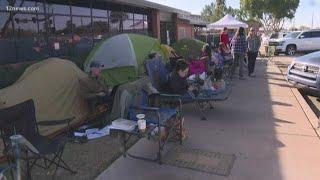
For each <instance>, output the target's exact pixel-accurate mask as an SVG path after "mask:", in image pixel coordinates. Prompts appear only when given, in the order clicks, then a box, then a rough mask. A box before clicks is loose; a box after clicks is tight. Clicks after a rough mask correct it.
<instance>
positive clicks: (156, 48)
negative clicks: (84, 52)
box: [84, 34, 165, 85]
mask: <svg viewBox="0 0 320 180" xmlns="http://www.w3.org/2000/svg"><path fill="white" fill-rule="evenodd" d="M151 52H159V53H160V54H161V55H162V56H163V57H165V54H164V53H163V51H162V49H161V45H160V42H159V41H158V40H157V39H154V38H151V37H149V36H144V35H138V34H120V35H116V36H113V37H111V38H109V39H106V40H104V41H102V42H100V43H99V44H98V45H97V46H96V47H95V48H94V49H93V50H92V51H91V53H90V55H89V56H88V58H87V59H86V61H85V63H84V70H85V71H86V72H89V71H90V63H91V62H92V61H98V62H100V63H101V64H102V65H103V67H102V75H103V76H104V78H105V80H106V83H107V84H108V85H118V84H122V83H125V82H128V81H131V80H134V79H135V78H136V77H138V76H139V75H142V74H143V73H144V61H145V60H146V59H147V58H148V54H149V53H151Z"/></svg>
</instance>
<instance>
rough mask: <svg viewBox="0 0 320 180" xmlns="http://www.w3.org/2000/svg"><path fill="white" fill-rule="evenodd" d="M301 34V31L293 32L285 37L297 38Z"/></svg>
mask: <svg viewBox="0 0 320 180" xmlns="http://www.w3.org/2000/svg"><path fill="white" fill-rule="evenodd" d="M299 34H300V32H292V33H289V34H287V35H286V36H284V37H285V38H296V37H297V36H298V35H299Z"/></svg>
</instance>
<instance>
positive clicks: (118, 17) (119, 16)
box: [110, 11, 129, 31]
mask: <svg viewBox="0 0 320 180" xmlns="http://www.w3.org/2000/svg"><path fill="white" fill-rule="evenodd" d="M128 18H129V16H128V14H127V13H124V12H118V11H112V12H111V13H110V21H111V23H113V24H115V23H118V22H119V30H120V31H122V30H123V21H124V20H126V19H128Z"/></svg>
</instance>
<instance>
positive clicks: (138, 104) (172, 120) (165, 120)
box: [113, 78, 183, 164]
mask: <svg viewBox="0 0 320 180" xmlns="http://www.w3.org/2000/svg"><path fill="white" fill-rule="evenodd" d="M139 81H140V82H144V83H148V81H147V79H146V78H142V79H140V80H138V81H135V82H131V83H127V84H124V85H121V86H120V87H119V89H118V92H117V93H116V97H121V98H120V99H121V100H120V101H122V102H125V103H124V105H122V106H121V108H122V109H123V110H122V111H123V112H124V114H123V116H124V117H120V118H124V119H129V120H133V121H137V120H138V119H137V117H136V115H137V114H145V118H144V119H145V120H146V122H147V130H146V132H145V133H140V132H139V130H138V128H135V129H134V130H132V131H123V130H115V131H117V132H120V134H119V135H120V140H121V142H122V145H123V155H124V157H125V156H126V155H128V156H130V157H132V158H136V159H142V160H148V161H154V162H158V163H159V164H161V163H162V158H161V157H162V151H163V150H164V146H165V145H166V144H167V142H168V141H170V140H172V139H175V140H178V142H179V143H180V144H182V116H183V115H182V108H181V101H180V99H179V98H180V96H174V95H161V94H158V93H152V94H149V93H150V92H149V93H148V91H147V90H145V89H144V88H143V87H142V86H143V85H142V84H141V83H140V82H139ZM149 84H150V81H149ZM155 105H159V106H155ZM113 108H117V106H114V107H113ZM163 127H164V128H165V129H166V130H167V132H168V134H166V135H165V136H163V134H162V132H161V129H162V128H163ZM155 129H158V133H157V134H156V135H155V139H156V140H157V142H158V143H157V144H158V152H157V156H156V158H154V159H150V158H145V157H142V156H136V155H132V154H130V153H128V152H127V151H128V145H127V144H128V142H129V140H130V138H131V137H132V136H136V137H138V138H143V137H147V138H150V137H151V136H152V133H153V131H154V130H155Z"/></svg>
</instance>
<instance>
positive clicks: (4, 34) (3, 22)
mask: <svg viewBox="0 0 320 180" xmlns="http://www.w3.org/2000/svg"><path fill="white" fill-rule="evenodd" d="M0 30H1V31H0V39H8V38H10V37H12V23H11V20H10V14H9V13H7V12H0Z"/></svg>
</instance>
